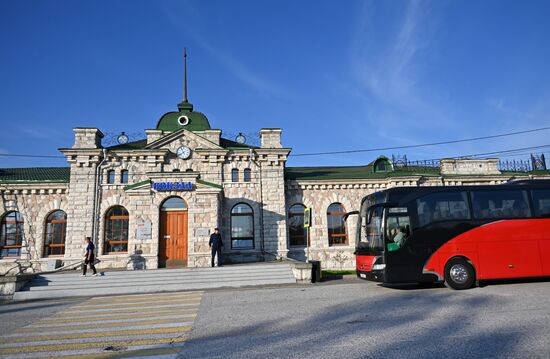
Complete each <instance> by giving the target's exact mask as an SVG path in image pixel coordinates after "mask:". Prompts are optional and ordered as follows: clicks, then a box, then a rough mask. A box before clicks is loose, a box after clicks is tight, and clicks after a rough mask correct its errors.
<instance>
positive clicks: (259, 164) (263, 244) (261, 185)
mask: <svg viewBox="0 0 550 359" xmlns="http://www.w3.org/2000/svg"><path fill="white" fill-rule="evenodd" d="M249 152H250V162H254V164H256V166H258V168H259V169H260V170H259V171H258V172H259V173H260V251H261V252H262V255H263V256H264V261H265V236H264V191H263V181H262V163H261V162H259V163H258V162H256V161H254V160H253V159H252V154H253V151H252V148H251V149H249ZM249 167H250V166H249Z"/></svg>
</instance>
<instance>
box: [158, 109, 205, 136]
mask: <svg viewBox="0 0 550 359" xmlns="http://www.w3.org/2000/svg"><path fill="white" fill-rule="evenodd" d="M178 110H179V111H178V112H167V113H165V114H164V115H162V117H161V118H160V120H159V121H158V123H157V130H163V131H172V132H173V131H177V130H180V129H182V128H185V129H186V130H189V131H205V130H210V129H211V127H210V122H208V118H207V117H206V116H205V115H204V114H203V113H201V112H196V111H193V105H192V104H190V103H189V102H181V103H180V104H178ZM182 116H185V117H187V118H188V119H189V123H187V124H186V125H182V124H180V123H179V121H178V120H179V119H180V118H181V117H182Z"/></svg>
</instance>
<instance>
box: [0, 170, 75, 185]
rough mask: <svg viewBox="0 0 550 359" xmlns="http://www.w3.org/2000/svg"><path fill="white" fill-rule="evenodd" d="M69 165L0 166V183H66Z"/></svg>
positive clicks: (69, 172) (68, 177)
mask: <svg viewBox="0 0 550 359" xmlns="http://www.w3.org/2000/svg"><path fill="white" fill-rule="evenodd" d="M70 175H71V169H70V168H69V167H33V168H0V183H68V182H69V179H70Z"/></svg>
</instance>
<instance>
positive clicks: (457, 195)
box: [416, 191, 470, 227]
mask: <svg viewBox="0 0 550 359" xmlns="http://www.w3.org/2000/svg"><path fill="white" fill-rule="evenodd" d="M416 207H417V213H418V220H419V224H420V226H421V227H422V226H424V225H427V224H429V223H432V222H437V221H449V220H463V219H469V218H470V210H469V208H468V196H467V194H466V192H463V191H456V192H455V191H446V192H438V193H432V194H429V195H426V196H424V197H422V198H419V199H417V200H416Z"/></svg>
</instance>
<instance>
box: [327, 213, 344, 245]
mask: <svg viewBox="0 0 550 359" xmlns="http://www.w3.org/2000/svg"><path fill="white" fill-rule="evenodd" d="M344 214H346V210H345V209H344V206H342V204H341V203H333V204H331V205H330V206H328V210H327V223H328V244H329V246H334V245H342V244H348V234H347V231H346V221H344Z"/></svg>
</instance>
